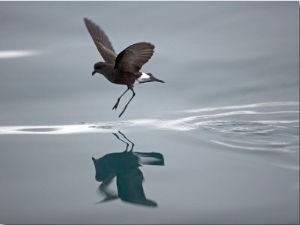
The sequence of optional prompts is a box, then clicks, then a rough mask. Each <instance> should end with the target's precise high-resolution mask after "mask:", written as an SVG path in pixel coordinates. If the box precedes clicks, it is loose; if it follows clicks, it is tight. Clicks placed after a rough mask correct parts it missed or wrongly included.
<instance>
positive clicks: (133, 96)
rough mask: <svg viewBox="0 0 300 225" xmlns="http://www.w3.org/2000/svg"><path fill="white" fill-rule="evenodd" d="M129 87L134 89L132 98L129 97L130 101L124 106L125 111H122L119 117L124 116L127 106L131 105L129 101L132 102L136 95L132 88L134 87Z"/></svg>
mask: <svg viewBox="0 0 300 225" xmlns="http://www.w3.org/2000/svg"><path fill="white" fill-rule="evenodd" d="M128 89H130V90H131V91H132V96H131V98H130V99H129V101H128V102H127V104H126V105H125V107H124V109H123V111H122V112H121V114H120V115H119V117H121V116H122V114H123V113H124V112H125V110H126V108H127V106H128V105H129V103H130V102H131V100H132V99H133V98H134V96H135V92H134V90H133V89H132V87H129V88H128Z"/></svg>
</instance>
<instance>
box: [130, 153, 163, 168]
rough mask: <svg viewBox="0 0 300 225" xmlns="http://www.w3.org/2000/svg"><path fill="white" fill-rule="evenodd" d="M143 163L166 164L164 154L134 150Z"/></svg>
mask: <svg viewBox="0 0 300 225" xmlns="http://www.w3.org/2000/svg"><path fill="white" fill-rule="evenodd" d="M133 154H135V155H136V156H138V157H139V162H140V163H141V164H142V165H156V166H164V165H165V161H164V156H163V155H162V154H161V153H158V152H134V153H133Z"/></svg>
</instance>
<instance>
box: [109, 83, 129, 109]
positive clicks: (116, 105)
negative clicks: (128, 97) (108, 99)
mask: <svg viewBox="0 0 300 225" xmlns="http://www.w3.org/2000/svg"><path fill="white" fill-rule="evenodd" d="M128 90H129V87H127V90H126V91H124V93H123V94H121V96H120V97H119V98H118V100H117V102H116V104H115V105H114V107H113V108H112V109H113V110H114V109H117V107H118V105H119V102H120V99H121V98H122V97H123V95H125V93H126V92H127V91H128Z"/></svg>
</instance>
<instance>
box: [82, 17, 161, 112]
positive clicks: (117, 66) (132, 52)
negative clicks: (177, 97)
mask: <svg viewBox="0 0 300 225" xmlns="http://www.w3.org/2000/svg"><path fill="white" fill-rule="evenodd" d="M84 22H85V25H86V28H87V29H88V31H89V33H90V35H91V37H92V39H93V41H94V43H95V45H96V47H97V49H98V51H99V52H100V54H101V56H102V57H103V59H104V61H105V62H97V63H95V65H94V71H93V73H92V75H94V74H95V73H101V74H102V75H104V76H105V77H106V78H107V79H108V80H109V81H110V82H112V83H115V84H123V85H127V90H126V91H125V92H124V93H123V94H122V95H121V96H120V97H119V98H118V100H117V102H116V104H115V105H114V107H113V109H117V107H118V104H119V102H120V99H121V98H122V96H123V95H124V94H125V93H126V92H127V91H128V90H131V91H132V97H131V98H130V100H129V101H128V103H127V104H126V105H125V107H124V109H123V111H122V112H121V113H120V115H119V117H121V116H122V114H123V113H124V112H125V110H126V108H127V106H128V105H129V103H130V102H131V100H132V99H133V97H134V96H135V92H134V90H133V87H134V83H135V82H138V83H146V82H152V81H157V82H161V83H164V81H162V80H159V79H157V78H155V77H154V76H153V75H152V74H151V73H142V72H140V69H141V68H142V66H143V65H144V64H145V63H147V62H148V61H149V59H150V58H151V57H152V55H153V53H154V45H152V44H151V43H147V42H139V43H136V44H133V45H130V46H129V47H127V48H125V49H124V50H123V51H122V52H120V53H119V54H118V55H117V54H116V52H115V50H114V49H113V46H112V44H111V42H110V41H109V38H108V37H107V35H106V34H105V33H104V31H103V30H102V29H101V28H100V27H99V26H97V25H96V24H95V23H93V22H92V21H91V20H89V19H87V18H84Z"/></svg>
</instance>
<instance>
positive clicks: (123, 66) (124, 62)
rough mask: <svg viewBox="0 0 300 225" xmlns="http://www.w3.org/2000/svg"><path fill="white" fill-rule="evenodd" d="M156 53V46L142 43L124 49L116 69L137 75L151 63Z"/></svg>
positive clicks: (117, 59)
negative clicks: (145, 65)
mask: <svg viewBox="0 0 300 225" xmlns="http://www.w3.org/2000/svg"><path fill="white" fill-rule="evenodd" d="M153 52H154V45H152V44H150V43H146V42H140V43H136V44H133V45H130V46H129V47H127V48H126V49H124V50H123V51H122V52H121V53H120V54H119V55H118V56H117V58H116V63H115V68H116V69H119V70H121V71H125V72H130V73H132V74H135V73H137V72H139V71H140V69H141V68H142V66H143V65H144V64H145V63H146V62H148V61H149V59H150V58H151V56H152V55H153Z"/></svg>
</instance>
